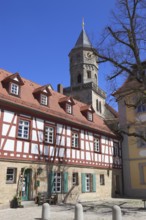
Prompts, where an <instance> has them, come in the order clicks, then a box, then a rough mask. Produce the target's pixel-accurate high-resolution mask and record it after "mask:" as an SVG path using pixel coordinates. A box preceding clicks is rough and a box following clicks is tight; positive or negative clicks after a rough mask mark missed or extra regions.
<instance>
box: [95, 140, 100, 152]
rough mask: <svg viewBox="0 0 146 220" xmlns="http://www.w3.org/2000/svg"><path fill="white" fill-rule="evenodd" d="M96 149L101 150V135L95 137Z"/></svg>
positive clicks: (96, 150)
mask: <svg viewBox="0 0 146 220" xmlns="http://www.w3.org/2000/svg"><path fill="white" fill-rule="evenodd" d="M94 151H95V152H98V153H99V152H100V138H99V137H94Z"/></svg>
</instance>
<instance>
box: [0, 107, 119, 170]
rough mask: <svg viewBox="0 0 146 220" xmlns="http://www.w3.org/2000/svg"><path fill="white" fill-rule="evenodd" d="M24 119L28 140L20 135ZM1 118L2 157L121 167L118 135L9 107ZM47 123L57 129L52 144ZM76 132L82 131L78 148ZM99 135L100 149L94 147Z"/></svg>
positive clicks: (77, 164)
mask: <svg viewBox="0 0 146 220" xmlns="http://www.w3.org/2000/svg"><path fill="white" fill-rule="evenodd" d="M6 118H7V119H6ZM20 119H22V120H24V121H29V122H30V126H29V129H30V130H29V139H27V140H26V139H23V138H18V135H17V134H18V123H19V120H20ZM0 120H1V127H0V131H1V134H0V139H1V148H0V157H1V158H3V159H8V158H9V159H13V160H14V159H16V160H21V161H22V160H23V161H40V162H49V163H51V162H53V163H56V164H57V163H65V164H70V165H75V166H86V167H87V166H92V167H98V168H112V167H115V168H121V162H120V158H119V163H117V162H116V163H113V162H114V155H113V141H114V139H112V138H110V137H106V136H104V135H102V134H99V133H95V131H94V132H92V131H87V130H85V129H84V128H77V127H75V126H72V125H71V124H70V125H69V124H61V123H59V122H55V121H51V120H49V121H47V120H44V119H41V118H38V117H34V116H30V115H24V114H17V113H16V112H11V111H7V110H3V111H1V118H0ZM8 121H9V122H8ZM46 125H49V126H51V127H52V128H53V129H54V134H53V135H54V137H53V138H54V142H53V143H52V144H49V143H45V141H44V136H45V135H44V128H45V126H46ZM72 132H77V133H78V138H79V146H78V148H75V147H72ZM95 136H97V137H99V139H100V149H101V150H100V152H95V151H94V137H95ZM116 157H117V156H116Z"/></svg>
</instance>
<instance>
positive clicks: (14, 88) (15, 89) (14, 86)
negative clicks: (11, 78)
mask: <svg viewBox="0 0 146 220" xmlns="http://www.w3.org/2000/svg"><path fill="white" fill-rule="evenodd" d="M10 93H11V94H14V95H18V94H19V85H18V84H16V83H11V85H10Z"/></svg>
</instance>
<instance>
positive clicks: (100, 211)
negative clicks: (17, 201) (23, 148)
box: [0, 199, 146, 220]
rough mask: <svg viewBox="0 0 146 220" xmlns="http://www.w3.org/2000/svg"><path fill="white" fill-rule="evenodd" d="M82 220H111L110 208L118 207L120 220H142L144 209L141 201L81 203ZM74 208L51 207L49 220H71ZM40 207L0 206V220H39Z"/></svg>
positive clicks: (68, 205)
mask: <svg viewBox="0 0 146 220" xmlns="http://www.w3.org/2000/svg"><path fill="white" fill-rule="evenodd" d="M82 205H83V209H84V220H91V219H92V220H112V207H113V206H114V205H119V206H120V208H121V211H122V220H137V219H138V220H144V219H146V209H144V204H143V202H142V201H141V200H127V199H110V200H102V201H96V202H84V203H82ZM74 209H75V206H74V205H71V204H59V205H51V206H50V211H51V220H73V219H74ZM41 215H42V206H37V205H34V204H32V203H31V204H29V203H24V208H17V209H10V208H8V207H7V208H6V207H2V206H1V205H0V220H19V219H21V220H41Z"/></svg>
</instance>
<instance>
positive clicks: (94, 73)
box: [63, 23, 107, 118]
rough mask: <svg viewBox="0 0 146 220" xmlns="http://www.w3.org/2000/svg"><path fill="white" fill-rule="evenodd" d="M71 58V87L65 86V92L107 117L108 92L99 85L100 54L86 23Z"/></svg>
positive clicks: (70, 54) (70, 55)
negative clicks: (88, 32)
mask: <svg viewBox="0 0 146 220" xmlns="http://www.w3.org/2000/svg"><path fill="white" fill-rule="evenodd" d="M69 59H70V87H67V88H64V89H63V93H64V94H65V95H68V96H72V97H73V98H75V99H77V100H79V101H81V102H84V103H86V104H89V105H92V106H93V108H94V110H95V112H96V113H97V114H98V115H99V116H101V117H103V118H105V117H106V112H107V111H106V108H105V99H106V93H105V92H104V91H103V90H102V89H100V88H99V86H98V63H97V59H98V54H97V51H96V49H95V48H93V46H92V44H91V42H90V40H89V38H88V36H87V34H86V31H85V29H84V23H83V24H82V31H81V33H80V35H79V37H78V39H77V41H76V43H75V46H74V47H73V49H72V50H71V51H70V53H69Z"/></svg>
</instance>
